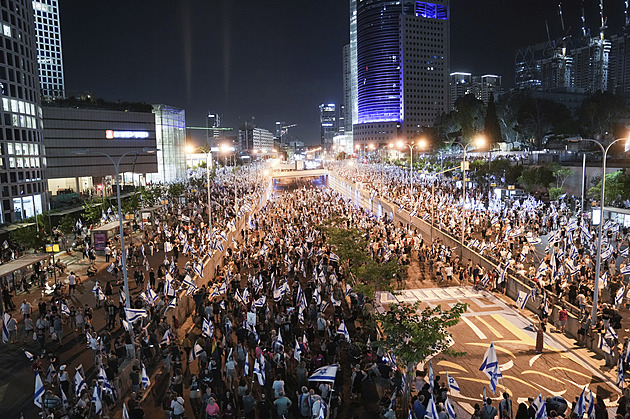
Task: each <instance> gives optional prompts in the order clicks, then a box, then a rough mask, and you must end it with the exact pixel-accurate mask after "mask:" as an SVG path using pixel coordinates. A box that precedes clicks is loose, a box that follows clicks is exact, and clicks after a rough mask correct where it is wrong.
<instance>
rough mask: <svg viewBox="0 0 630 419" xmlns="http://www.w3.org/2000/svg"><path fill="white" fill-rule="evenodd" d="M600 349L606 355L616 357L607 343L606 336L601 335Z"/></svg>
mask: <svg viewBox="0 0 630 419" xmlns="http://www.w3.org/2000/svg"><path fill="white" fill-rule="evenodd" d="M599 349H601V350H602V351H603V352H604V353H607V354H608V355H610V356H613V355H614V352H613V350H612V348H611V347H610V345H608V342H606V339H605V338H604V335H599Z"/></svg>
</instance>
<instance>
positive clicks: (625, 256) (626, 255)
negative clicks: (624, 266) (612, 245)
mask: <svg viewBox="0 0 630 419" xmlns="http://www.w3.org/2000/svg"><path fill="white" fill-rule="evenodd" d="M629 251H630V247H626V248H625V249H623V250H622V251H621V252H620V253H619V254H620V255H621V256H622V257H624V258H627V257H628V252H629Z"/></svg>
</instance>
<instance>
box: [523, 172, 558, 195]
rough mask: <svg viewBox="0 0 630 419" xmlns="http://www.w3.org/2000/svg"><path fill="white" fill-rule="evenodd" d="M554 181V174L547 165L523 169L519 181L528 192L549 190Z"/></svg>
mask: <svg viewBox="0 0 630 419" xmlns="http://www.w3.org/2000/svg"><path fill="white" fill-rule="evenodd" d="M553 181H554V176H553V173H552V172H551V170H549V168H548V167H547V166H530V167H528V168H526V169H523V172H522V173H521V176H520V177H519V178H518V182H519V183H520V184H521V185H522V186H523V188H524V189H525V190H526V191H527V192H535V191H538V192H542V191H547V189H548V188H549V185H550V184H551V183H552V182H553Z"/></svg>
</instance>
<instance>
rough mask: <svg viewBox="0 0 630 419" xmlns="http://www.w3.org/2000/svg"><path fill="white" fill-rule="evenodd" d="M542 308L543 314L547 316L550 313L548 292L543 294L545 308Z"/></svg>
mask: <svg viewBox="0 0 630 419" xmlns="http://www.w3.org/2000/svg"><path fill="white" fill-rule="evenodd" d="M542 310H543V314H544V315H545V316H548V315H549V302H548V301H547V294H544V295H543V308H542Z"/></svg>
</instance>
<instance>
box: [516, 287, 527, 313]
mask: <svg viewBox="0 0 630 419" xmlns="http://www.w3.org/2000/svg"><path fill="white" fill-rule="evenodd" d="M527 300H529V293H528V292H525V291H519V292H518V298H517V299H516V306H517V307H518V308H520V309H524V308H525V305H526V304H527Z"/></svg>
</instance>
